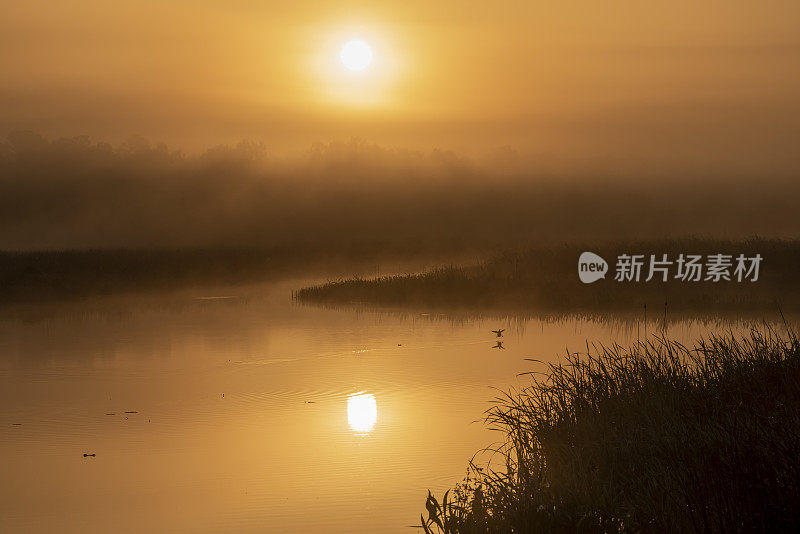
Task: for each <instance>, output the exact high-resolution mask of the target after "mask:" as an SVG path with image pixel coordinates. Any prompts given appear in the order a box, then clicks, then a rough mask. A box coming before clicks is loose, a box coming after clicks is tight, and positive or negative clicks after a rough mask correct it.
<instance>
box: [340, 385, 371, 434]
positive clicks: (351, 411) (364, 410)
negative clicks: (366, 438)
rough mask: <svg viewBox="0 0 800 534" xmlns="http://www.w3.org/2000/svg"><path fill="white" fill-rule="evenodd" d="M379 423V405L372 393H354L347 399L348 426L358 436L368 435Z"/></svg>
mask: <svg viewBox="0 0 800 534" xmlns="http://www.w3.org/2000/svg"><path fill="white" fill-rule="evenodd" d="M377 421H378V404H377V402H376V401H375V395H372V394H371V393H354V394H352V395H350V396H348V397H347V424H348V425H350V430H352V431H353V432H355V433H357V434H366V433H367V432H370V431H372V429H373V428H375V423H376V422H377Z"/></svg>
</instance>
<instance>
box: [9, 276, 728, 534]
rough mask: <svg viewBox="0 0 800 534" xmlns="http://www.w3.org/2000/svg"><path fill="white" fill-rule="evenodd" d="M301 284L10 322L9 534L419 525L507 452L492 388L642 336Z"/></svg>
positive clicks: (584, 323) (678, 327) (687, 334)
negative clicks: (569, 356) (394, 307)
mask: <svg viewBox="0 0 800 534" xmlns="http://www.w3.org/2000/svg"><path fill="white" fill-rule="evenodd" d="M305 284H306V281H293V282H290V283H289V282H284V283H280V284H274V285H270V286H260V287H243V288H240V289H238V290H236V291H231V290H226V292H225V293H204V292H200V291H195V292H190V293H187V294H185V295H173V296H170V297H169V298H168V299H165V302H160V301H159V299H157V298H152V299H149V298H141V299H137V300H136V301H135V302H131V301H122V302H113V301H112V302H105V303H103V304H92V305H86V306H84V305H80V304H75V305H74V306H71V307H70V306H67V307H65V306H60V307H59V309H58V310H57V311H55V312H53V313H38V312H36V311H31V310H27V311H26V312H25V313H20V314H13V313H11V314H6V316H4V318H3V319H2V320H0V399H1V400H2V414H1V415H0V478H2V480H3V484H2V486H0V493H2V494H1V495H0V517H2V522H3V525H4V526H3V530H4V531H5V532H64V533H67V532H103V531H106V532H143V531H152V532H398V533H404V532H410V531H411V532H413V531H412V530H410V529H408V528H407V526H409V525H416V524H418V518H419V514H420V512H421V511H422V510H423V509H424V499H425V496H426V490H427V489H428V488H431V489H432V490H435V491H442V490H443V489H445V488H447V487H451V486H452V485H453V484H455V483H456V482H458V481H459V480H460V479H461V477H462V476H463V474H464V472H465V468H466V466H467V463H468V461H469V460H470V458H471V457H472V456H473V454H474V453H475V452H476V451H477V450H479V449H481V448H482V447H485V446H487V445H490V444H491V443H492V442H494V441H496V440H498V439H500V437H501V436H499V435H497V434H496V433H493V432H491V431H489V430H487V429H486V428H484V426H483V425H482V424H481V423H480V422H476V421H477V420H479V419H480V418H481V416H482V413H483V411H484V410H485V409H486V408H488V407H489V405H490V401H491V400H492V398H493V397H495V396H496V394H497V392H496V391H495V390H493V389H492V387H497V388H501V389H505V388H508V387H510V386H513V385H516V384H522V383H524V382H525V379H524V377H522V378H518V377H517V374H518V373H520V372H524V371H530V370H532V369H534V368H535V367H534V364H532V363H530V362H526V361H525V360H524V359H525V358H537V359H540V360H544V361H555V360H556V359H557V358H558V357H559V355H562V354H564V352H565V349H566V348H567V347H569V348H570V349H574V350H579V351H580V350H585V347H586V343H585V342H586V340H587V339H589V340H593V341H599V342H610V341H612V340H613V341H617V342H620V343H622V344H625V343H628V342H630V341H635V340H636V337H637V326H636V325H635V324H630V323H627V324H621V323H613V322H597V321H590V320H584V319H568V320H562V321H556V322H542V321H539V320H536V319H527V320H523V319H508V318H507V319H496V318H495V319H492V318H470V317H468V316H464V315H463V314H460V315H449V314H442V313H439V312H433V311H431V312H424V311H413V312H412V311H408V312H404V313H398V312H389V311H383V312H381V311H365V310H360V311H359V310H355V309H347V308H343V309H326V308H319V307H314V306H308V305H299V304H297V303H295V302H293V301H292V299H291V292H292V290H293V289H297V288H298V287H301V286H303V285H305ZM209 297H214V298H209ZM220 297H225V298H220ZM719 326H720V325H704V324H701V323H692V322H682V323H678V324H673V325H671V326H670V327H669V328H668V334H669V335H671V336H674V337H675V338H677V339H682V340H688V341H691V340H693V339H695V338H696V337H698V336H700V335H703V334H706V333H708V332H710V331H712V330H714V329H716V328H719ZM498 327H502V328H506V331H505V333H504V337H503V346H504V348H503V349H502V350H501V349H493V348H492V347H493V346H494V345H495V342H496V341H497V339H496V338H495V336H494V334H492V333H491V330H492V329H496V328H498ZM650 328H651V330H652V329H655V328H656V325H655V324H654V323H651V325H650ZM642 333H643V332H642ZM640 335H641V334H640ZM128 412H134V413H128ZM86 453H91V454H96V456H94V457H84V456H83V455H84V454H86Z"/></svg>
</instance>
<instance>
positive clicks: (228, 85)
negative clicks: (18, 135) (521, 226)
mask: <svg viewBox="0 0 800 534" xmlns="http://www.w3.org/2000/svg"><path fill="white" fill-rule="evenodd" d="M0 6H2V7H0V14H1V15H2V16H0V50H2V53H0V69H1V70H2V72H3V76H2V77H0V99H1V101H2V102H3V105H2V106H0V130H2V133H3V134H5V133H7V132H8V131H11V130H18V129H30V130H35V131H38V132H41V133H43V134H45V135H47V136H51V137H52V136H73V135H81V134H88V135H91V136H92V137H93V138H95V139H104V140H109V141H112V142H116V141H119V140H123V139H125V138H127V137H128V136H130V135H132V134H140V135H143V136H145V137H148V138H150V139H152V140H156V141H161V140H163V141H166V142H168V143H170V144H171V145H173V146H181V147H186V148H189V149H194V148H197V149H199V148H203V147H206V146H208V145H212V144H215V143H221V142H231V141H235V140H239V139H243V138H248V139H258V140H264V141H265V142H266V143H267V145H268V147H270V149H271V150H275V151H282V150H285V149H295V148H303V147H307V146H308V145H309V144H310V143H312V142H314V141H330V140H334V139H347V138H349V137H352V136H356V137H359V138H363V139H366V140H368V141H370V142H375V143H378V144H381V145H384V146H404V147H410V148H420V149H428V148H434V147H439V148H450V149H456V150H458V151H460V152H466V153H471V152H475V151H490V150H492V149H495V148H497V147H501V146H504V145H510V146H511V147H512V148H513V149H514V150H516V151H518V152H520V153H523V154H536V155H542V154H544V155H549V156H552V157H554V158H572V157H576V158H583V159H586V160H592V159H593V158H597V159H599V160H614V159H617V160H620V161H626V162H628V164H630V162H637V161H638V162H646V164H648V165H651V166H654V165H656V166H657V165H661V164H665V165H666V164H674V162H675V161H681V162H683V163H684V164H685V165H687V166H689V167H691V166H692V165H696V166H699V167H700V168H705V167H708V168H710V169H722V170H725V169H727V168H729V167H730V168H733V169H739V170H742V169H744V170H745V171H757V170H758V169H768V170H770V171H793V170H796V169H797V168H798V165H797V156H795V155H794V152H796V145H797V140H798V124H800V120H798V119H797V118H796V117H800V105H798V104H799V102H798V96H797V95H798V94H800V69H798V65H800V33H798V32H797V21H798V20H800V3H798V2H796V1H792V0H786V1H780V0H763V1H758V2H755V1H752V0H745V1H739V0H726V1H709V0H693V1H676V0H653V1H649V2H641V1H640V0H616V1H604V2H597V1H583V2H564V1H559V2H555V1H552V2H535V1H528V2H510V1H493V2H486V1H480V2H469V1H464V0H458V1H440V2H431V1H430V0H406V1H403V2H394V3H387V2H357V1H356V2H354V1H347V0H335V1H333V0H330V1H327V0H326V1H307V2H285V1H281V2H270V1H264V0H259V1H239V2H236V1H230V0H227V1H224V2H223V1H211V0H192V1H172V2H166V1H163V0H160V1H150V0H136V1H116V2H108V1H107V0H98V1H90V0H60V1H50V2H43V1H37V0H29V1H27V2H11V1H7V0H0ZM353 38H358V39H362V40H364V41H366V42H367V43H369V44H370V46H372V49H373V52H374V58H375V59H374V62H373V64H372V65H371V66H370V67H369V68H368V69H367V70H365V71H363V72H359V73H353V72H349V71H347V70H346V69H345V68H344V67H343V66H342V64H341V62H340V61H339V57H338V54H339V50H340V48H341V46H342V44H344V43H345V42H346V41H348V40H349V39H353Z"/></svg>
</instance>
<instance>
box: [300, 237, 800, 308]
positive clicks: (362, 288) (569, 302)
mask: <svg viewBox="0 0 800 534" xmlns="http://www.w3.org/2000/svg"><path fill="white" fill-rule="evenodd" d="M587 250H588V251H594V252H596V253H599V254H600V255H601V256H602V257H604V258H605V259H606V260H607V261H608V262H609V269H610V272H609V273H608V274H607V275H606V279H605V280H599V281H597V282H595V283H593V284H583V283H581V281H580V280H579V279H578V271H577V269H578V266H577V262H578V257H579V255H580V254H581V252H583V251H587ZM623 253H627V254H643V255H645V257H647V258H649V255H650V254H656V255H660V254H668V255H669V257H670V258H671V259H673V260H674V259H675V258H677V257H678V255H679V254H681V253H683V254H700V255H704V256H707V255H712V254H718V253H722V254H731V255H734V256H735V255H737V254H740V253H742V254H745V255H747V256H748V257H750V256H753V255H755V254H761V256H762V257H763V258H764V260H763V262H762V265H761V270H760V273H759V279H758V280H757V281H756V282H750V281H744V282H737V281H736V280H735V279H732V280H730V281H721V282H712V281H705V280H703V281H700V282H687V281H681V280H677V279H675V278H674V274H675V273H674V271H673V273H672V275H673V276H671V277H670V278H669V280H668V281H667V282H662V281H661V280H659V279H656V280H651V281H650V282H645V281H644V279H645V278H646V277H647V272H646V268H645V269H643V273H642V274H643V275H642V279H641V281H639V282H617V281H615V280H614V276H615V265H614V261H615V259H616V258H617V257H618V256H619V255H620V254H623ZM797 265H800V240H792V241H783V240H765V239H749V240H739V241H729V240H722V239H711V238H683V239H671V240H653V241H641V242H613V243H602V244H597V243H595V244H591V243H569V244H563V245H548V246H545V245H538V246H532V247H526V248H520V249H513V250H503V251H500V252H497V253H495V254H494V255H493V256H492V257H491V258H490V259H488V260H486V261H483V262H480V263H477V264H474V265H445V266H441V267H439V268H436V269H432V270H429V271H427V272H424V273H415V274H407V275H404V276H384V277H377V278H371V279H367V278H361V277H355V278H350V279H344V280H334V281H330V282H329V283H326V284H320V285H316V286H312V287H306V288H303V289H302V290H300V291H299V292H298V293H297V296H298V298H299V299H300V300H303V301H307V302H314V303H323V304H330V303H358V304H372V305H381V306H418V307H425V308H429V307H437V306H441V307H471V308H473V309H480V310H484V311H486V310H503V311H514V312H520V311H524V312H531V311H536V312H537V313H541V314H556V315H557V314H563V313H569V314H576V313H587V314H595V313H598V312H600V313H608V312H613V313H615V314H629V313H630V312H631V310H635V311H636V313H637V314H638V313H640V312H641V309H642V306H644V305H647V306H648V308H649V310H650V311H651V313H658V314H661V313H663V311H664V310H663V308H664V307H665V303H666V305H667V306H668V308H669V313H681V314H686V313H689V314H693V313H696V312H698V311H711V312H721V313H726V312H735V313H736V314H742V313H754V314H755V315H756V316H759V317H763V316H764V312H765V311H770V312H774V311H775V310H776V305H777V306H780V307H781V308H782V309H784V310H787V311H792V312H795V311H798V310H800V277H798V276H797Z"/></svg>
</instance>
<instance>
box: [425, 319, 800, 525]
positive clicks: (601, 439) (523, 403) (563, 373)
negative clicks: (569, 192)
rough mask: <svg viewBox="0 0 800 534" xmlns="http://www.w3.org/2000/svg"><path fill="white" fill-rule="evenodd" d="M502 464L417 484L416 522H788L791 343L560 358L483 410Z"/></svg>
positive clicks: (764, 341)
mask: <svg viewBox="0 0 800 534" xmlns="http://www.w3.org/2000/svg"><path fill="white" fill-rule="evenodd" d="M487 422H488V424H490V425H491V426H492V427H493V428H495V429H497V430H499V431H501V432H502V433H503V435H504V438H505V440H504V444H503V445H502V446H501V447H499V448H498V449H497V452H495V454H494V460H495V462H494V463H493V465H495V466H496V465H497V462H496V460H497V459H498V458H500V459H502V460H503V461H502V462H500V464H505V467H502V468H492V469H490V468H486V469H481V468H480V467H478V466H476V465H474V464H472V465H471V468H470V471H469V475H468V477H467V478H466V480H465V481H464V482H463V483H462V484H461V485H459V486H458V487H457V488H455V489H454V490H453V491H450V492H448V493H446V494H445V495H444V496H434V495H431V494H430V493H429V497H428V500H427V502H426V508H427V513H426V517H422V518H421V519H422V526H423V528H424V530H425V531H426V532H446V533H490V532H492V533H494V532H503V533H508V532H787V531H796V530H795V529H796V528H798V526H800V455H798V454H797V451H798V450H800V342H798V338H797V337H796V336H795V335H793V334H789V335H788V336H783V337H781V336H778V335H777V334H776V333H775V332H773V331H771V330H763V331H752V332H751V333H750V335H749V336H747V337H744V338H739V339H737V338H735V337H733V336H726V337H714V338H711V339H710V340H707V341H701V342H699V343H698V344H697V345H696V346H695V347H694V348H692V349H689V348H687V347H685V346H683V345H681V344H679V343H677V342H674V341H670V340H667V339H660V340H654V341H651V342H649V343H647V344H640V345H637V346H633V347H631V348H628V349H623V348H622V347H619V346H614V347H595V348H593V349H592V350H591V351H590V353H589V354H582V355H577V354H572V355H570V356H569V357H568V358H567V359H566V361H564V362H563V363H561V364H558V365H550V366H549V368H548V369H547V371H546V372H544V373H542V374H532V375H531V384H530V385H529V386H528V387H526V388H524V389H521V390H517V391H512V392H509V393H508V394H507V395H506V396H504V397H503V398H501V399H499V400H498V402H497V404H495V405H494V406H493V407H492V408H491V409H490V410H489V411H488V412H487Z"/></svg>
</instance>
